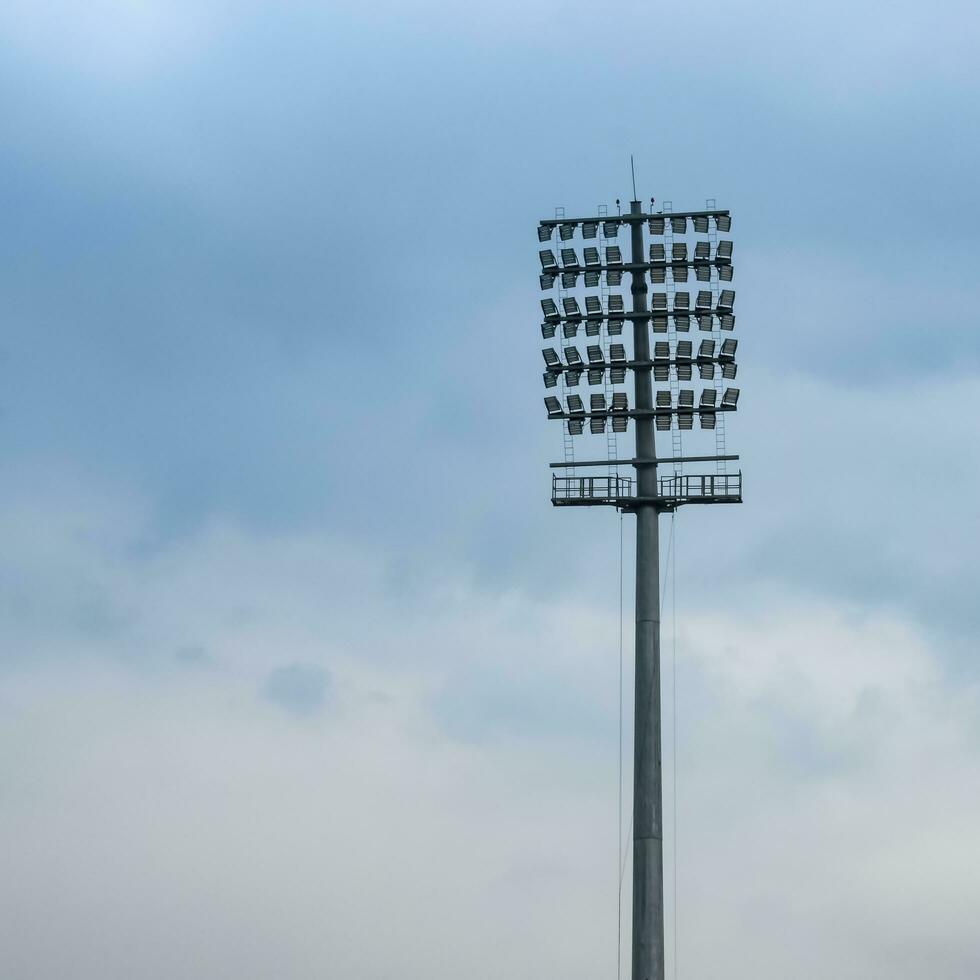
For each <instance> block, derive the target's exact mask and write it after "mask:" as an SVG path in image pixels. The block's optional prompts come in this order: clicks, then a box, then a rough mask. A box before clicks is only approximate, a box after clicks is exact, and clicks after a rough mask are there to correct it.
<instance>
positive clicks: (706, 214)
mask: <svg viewBox="0 0 980 980" xmlns="http://www.w3.org/2000/svg"><path fill="white" fill-rule="evenodd" d="M719 215H724V216H726V217H729V218H730V217H731V211H725V210H722V209H719V208H716V209H715V210H714V211H668V212H663V211H656V212H651V213H644V212H641V213H640V214H632V213H628V214H617V215H607V216H599V215H591V216H589V217H588V218H542V219H541V220H540V221H539V222H538V224H539V225H543V226H544V227H545V228H557V227H558V225H582V224H593V223H595V222H598V223H599V224H600V225H601V224H603V223H605V222H609V223H610V224H611V223H612V222H614V221H615V222H618V223H619V224H621V225H636V224H643V223H644V222H645V221H649V220H650V219H651V218H656V219H657V220H659V219H660V218H664V219H666V220H667V221H670V219H671V218H714V217H717V216H719Z"/></svg>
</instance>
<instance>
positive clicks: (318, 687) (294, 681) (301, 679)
mask: <svg viewBox="0 0 980 980" xmlns="http://www.w3.org/2000/svg"><path fill="white" fill-rule="evenodd" d="M329 690H330V675H329V673H328V672H327V671H326V670H325V669H324V668H323V667H319V666H317V665H316V664H304V663H293V664H287V665H286V666H284V667H277V668H276V669H275V670H273V671H270V673H269V675H268V676H267V677H266V679H265V681H264V682H263V684H262V688H261V694H262V697H263V698H264V699H265V700H266V701H268V702H269V703H270V704H274V705H276V706H277V707H280V708H282V709H284V710H285V711H287V712H289V713H290V714H292V715H295V716H296V717H297V718H307V717H310V716H311V715H315V714H318V713H319V712H320V711H321V710H322V709H323V707H324V705H325V704H326V701H327V694H328V693H329Z"/></svg>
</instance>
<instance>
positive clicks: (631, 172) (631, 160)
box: [630, 153, 636, 201]
mask: <svg viewBox="0 0 980 980" xmlns="http://www.w3.org/2000/svg"><path fill="white" fill-rule="evenodd" d="M630 174H631V175H632V177H633V200H634V201H635V200H636V169H635V168H634V166H633V154H632V153H631V154H630Z"/></svg>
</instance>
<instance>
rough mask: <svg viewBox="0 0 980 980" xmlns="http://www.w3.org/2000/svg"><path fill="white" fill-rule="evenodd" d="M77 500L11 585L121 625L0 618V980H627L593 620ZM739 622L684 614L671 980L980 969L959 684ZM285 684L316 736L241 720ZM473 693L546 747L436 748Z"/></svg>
mask: <svg viewBox="0 0 980 980" xmlns="http://www.w3.org/2000/svg"><path fill="white" fill-rule="evenodd" d="M76 491H77V492H76V493H75V494H73V500H74V503H73V504H72V506H71V507H69V506H66V505H65V504H64V503H62V504H60V505H59V504H58V503H57V501H56V500H55V498H54V497H49V498H48V499H47V501H43V500H35V502H34V504H33V506H34V508H35V509H34V511H33V516H32V518H31V525H30V526H33V527H34V528H36V529H38V530H40V531H43V533H41V534H39V538H38V540H39V541H40V544H38V546H37V548H36V549H35V546H34V544H33V538H32V535H30V534H29V533H25V534H22V535H21V536H20V537H19V538H17V539H15V540H14V545H15V547H14V548H13V549H12V550H11V551H8V552H7V554H6V555H5V558H4V565H5V572H9V570H10V568H11V567H14V566H20V565H25V567H29V568H30V569H31V585H32V588H34V589H38V590H40V589H43V582H44V580H45V575H46V574H50V575H51V576H52V577H53V578H54V580H55V581H57V580H58V577H59V575H61V576H62V578H61V585H59V586H58V588H57V589H56V590H55V591H56V593H58V594H60V595H70V593H71V582H72V581H75V582H78V583H81V582H83V581H86V582H89V583H96V585H97V591H98V592H99V600H100V601H101V602H103V603H104V604H105V605H106V607H107V608H108V609H109V610H110V611H111V610H113V609H114V608H115V606H116V604H120V605H121V606H122V608H124V609H125V610H126V615H125V616H124V617H117V618H114V617H112V616H110V617H109V619H110V621H117V619H120V620H121V621H122V622H123V623H124V626H123V627H121V628H119V629H117V630H105V631H103V632H102V633H101V634H91V633H90V634H83V636H84V638H83V640H82V641H79V640H78V639H77V637H78V636H79V631H78V627H77V625H76V623H75V620H74V619H73V617H72V616H70V615H69V616H64V615H63V611H64V609H65V608H66V607H65V606H64V605H59V604H57V603H55V604H54V605H53V606H51V607H50V613H51V616H50V620H49V621H48V622H47V623H46V624H45V625H44V628H43V629H41V628H40V627H39V626H37V623H36V621H34V622H33V625H32V622H26V623H25V622H24V621H19V622H18V621H17V613H18V610H17V608H16V607H15V608H13V609H7V611H6V612H5V613H4V620H5V624H4V629H5V631H6V632H5V633H4V634H3V635H5V636H7V637H9V636H11V635H17V636H18V637H19V638H20V640H21V642H23V641H24V640H25V638H26V637H27V636H28V635H33V636H34V637H35V641H36V642H35V643H33V645H31V647H30V649H31V658H30V660H26V659H25V658H23V657H20V658H14V659H8V660H7V662H6V665H5V667H4V672H3V674H2V681H0V705H2V711H0V729H2V730H0V745H2V746H3V747H4V748H3V751H2V755H0V785H2V786H3V787H4V790H3V793H2V794H0V833H2V835H3V836H4V839H6V840H8V841H13V842H15V846H14V847H11V848H7V849H5V851H4V852H3V857H2V858H0V880H3V881H4V882H6V883H7V884H6V885H5V887H4V888H3V889H2V890H0V906H2V907H0V923H2V925H0V946H2V948H3V949H4V955H5V960H6V963H7V967H6V969H7V970H8V971H9V972H10V974H11V975H12V976H20V975H29V976H31V977H32V980H47V978H52V980H53V978H56V977H57V978H59V980H60V978H61V977H63V976H65V975H68V974H69V973H70V974H71V975H72V976H73V977H78V978H82V980H84V978H86V977H92V978H96V977H98V978H100V980H105V978H114V977H120V978H122V977H127V978H128V977H132V976H139V977H141V978H150V980H152V978H155V977H161V978H163V977H172V976H175V975H179V976H181V977H187V978H195V977H201V978H205V977H207V978H214V977H224V976H228V977H231V976H235V977H246V978H247V977H255V978H260V977H262V978H265V977H268V976H271V975H275V976H277V977H282V978H284V980H291V978H296V980H300V978H305V977H309V976H311V975H329V976H332V977H352V978H354V977H356V978H358V980H361V978H372V977H378V978H381V977H389V976H391V975H393V974H398V975H402V976H409V977H412V976H422V975H425V976H431V977H436V978H439V977H447V978H448V977H451V976H455V975H458V974H459V973H460V972H463V971H465V972H466V974H467V975H468V976H473V977H476V978H482V977H486V978H490V977H498V976H500V975H508V976H513V977H538V976H542V975H545V974H548V975H550V974H553V973H560V974H561V975H563V976H566V977H569V978H576V977H582V978H585V977H587V976H588V977H591V976H595V975H597V974H599V973H602V972H604V971H609V970H610V969H611V968H612V967H611V964H612V962H613V957H614V952H615V939H614V936H615V883H614V881H615V879H614V871H613V865H614V857H613V854H614V851H615V845H614V843H613V841H614V840H615V834H616V832H615V812H616V802H615V779H616V774H615V769H616V766H615V741H614V740H615V729H616V719H615V690H614V685H615V679H616V663H615V630H616V622H615V619H614V618H613V617H612V616H611V615H610V614H609V613H608V611H606V610H605V609H601V608H594V609H593V608H589V607H588V606H585V607H584V608H580V609H579V610H577V611H576V610H574V609H572V607H570V606H569V607H563V606H561V605H560V604H559V605H553V604H550V603H543V602H539V601H535V600H532V599H530V598H528V597H526V596H521V595H518V594H509V595H500V594H490V593H486V592H483V591H481V590H480V589H478V588H476V587H475V586H473V585H470V584H467V583H466V581H465V576H464V577H462V578H461V577H460V576H459V575H453V576H451V578H452V581H451V582H450V580H449V577H448V576H447V578H446V579H445V580H443V581H432V582H421V583H415V584H414V585H413V586H412V588H411V590H410V591H409V592H406V591H405V589H406V585H405V583H402V582H399V581H398V580H397V577H395V576H392V575H391V574H389V572H388V570H386V569H384V568H383V567H382V566H381V565H379V564H378V563H377V562H375V561H372V560H370V559H367V558H365V557H364V556H358V555H357V553H356V552H351V551H349V550H347V548H346V547H344V546H341V545H339V544H338V542H337V541H336V540H333V539H328V538H318V537H307V538H294V539H288V538H272V537H266V538H262V537H257V536H253V535H249V534H247V533H245V532H243V531H242V530H241V529H235V528H231V527H227V526H226V527H223V528H217V527H216V528H212V529H211V530H208V531H205V532H203V533H202V534H200V535H199V536H197V537H196V538H193V539H188V540H186V541H185V542H184V543H182V544H180V545H177V546H172V547H169V548H166V549H164V550H162V551H158V552H152V551H150V550H147V549H146V548H145V547H138V543H139V542H140V541H141V540H142V539H144V538H145V523H144V520H145V519H144V517H143V516H142V515H143V508H142V507H140V506H139V504H138V503H132V502H130V503H128V504H127V503H126V502H125V497H124V496H123V497H120V496H119V495H116V496H115V498H114V499H113V501H112V502H111V503H110V502H109V501H105V502H103V503H102V504H101V505H100V504H99V496H100V495H99V493H98V492H96V491H95V490H92V489H91V488H90V489H89V491H88V492H87V493H85V492H81V491H79V490H78V488H76ZM10 493H11V491H10V490H8V494H10ZM86 500H87V501H89V502H90V503H89V504H87V505H85V504H80V503H79V501H86ZM59 507H60V509H59ZM45 508H49V513H48V514H47V515H46V514H45ZM4 512H5V513H7V514H14V515H17V516H18V518H20V519H23V517H24V514H25V513H26V504H20V505H14V503H13V502H11V501H9V500H8V506H7V507H5V508H4ZM69 515H70V516H69ZM116 515H121V517H120V518H118V519H117V517H116ZM64 569H67V572H65V571H63V570H64ZM679 584H680V588H681V589H687V586H686V583H685V581H684V578H683V574H682V576H681V580H680V583H679ZM687 591H690V590H689V589H687ZM759 599H760V601H759V602H758V603H756V604H754V605H753V606H752V608H751V609H746V610H744V611H741V612H738V613H735V614H729V615H726V616H719V615H717V614H714V615H710V614H708V613H706V612H705V611H703V610H698V609H697V608H696V607H693V606H692V605H691V604H690V603H689V602H684V603H683V604H682V608H684V609H689V610H690V611H689V612H686V613H685V614H684V618H683V620H682V621H681V623H680V624H679V625H680V636H679V641H680V662H681V676H680V718H679V721H680V731H681V740H680V746H679V748H680V759H681V768H680V772H679V782H680V799H679V803H680V814H681V821H682V823H681V835H680V841H679V848H680V865H679V870H680V920H679V926H680V937H681V943H682V945H681V957H682V963H683V966H682V971H683V972H687V973H689V975H703V976H711V975H719V974H721V973H722V972H724V973H725V975H727V976H731V977H733V978H736V980H737V978H740V977H744V978H746V980H747V978H748V977H753V978H754V980H758V978H761V980H768V978H772V980H775V978H777V977H784V976H787V975H792V976H794V977H800V978H804V980H805V978H810V977H813V978H817V977H824V976H827V975H829V974H834V975H838V976H842V977H854V978H858V977H861V978H865V977H868V976H877V975H883V974H885V973H887V975H889V976H892V977H894V978H895V980H912V978H916V977H918V976H921V975H922V971H923V969H924V966H923V964H925V963H928V962H933V961H934V962H941V963H942V964H943V976H944V977H951V978H959V977H963V978H966V977H968V976H972V975H975V969H976V953H975V943H974V941H973V922H972V918H971V915H970V913H969V910H970V909H971V908H975V907H976V905H977V902H978V901H980V894H978V887H977V884H976V882H977V881H980V867H978V866H977V862H976V855H977V854H978V853H980V846H978V845H980V837H978V831H977V829H976V828H977V825H976V820H975V817H976V813H977V812H978V808H980V788H978V786H977V784H976V780H975V779H973V778H972V776H973V773H975V771H976V766H977V764H978V762H980V731H978V726H977V724H976V720H975V719H976V717H977V712H976V708H977V692H976V691H975V690H957V689H956V688H955V687H954V686H953V685H951V684H950V683H949V682H948V681H947V680H946V679H945V678H944V676H943V674H942V672H941V670H940V668H939V660H938V657H937V651H936V650H935V649H933V647H932V643H931V640H930V637H928V636H927V635H924V634H922V633H921V631H920V630H919V629H918V628H917V627H916V626H915V625H914V624H912V623H911V622H906V621H903V620H901V619H899V618H896V617H894V616H885V615H871V614H868V613H867V612H866V611H864V610H862V609H861V608H860V607H858V606H853V607H841V606H840V605H838V604H834V605H830V604H823V603H817V602H814V601H813V600H810V599H807V598H806V597H805V596H800V595H795V596H794V595H790V594H777V593H773V594H772V595H769V596H762V597H759ZM67 608H70V604H69V605H68V607H67ZM763 608H765V609H766V611H765V612H760V611H759V610H760V609H763ZM12 622H13V623H14V625H15V627H16V628H15V629H14V630H13V632H10V627H11V623H12ZM93 636H94V637H95V638H94V639H93ZM188 649H193V650H195V651H198V655H195V656H193V657H189V656H187V655H186V651H187V650H188ZM182 651H183V652H182ZM7 653H8V655H9V653H10V651H9V648H8V649H7ZM297 662H299V663H304V664H310V665H313V666H314V668H316V667H317V666H319V667H320V668H322V669H324V670H328V671H329V673H330V677H331V686H330V697H329V699H328V701H327V703H326V705H325V706H324V708H323V710H321V711H319V712H317V713H311V714H308V715H306V716H304V717H294V716H291V715H289V714H286V713H283V712H281V711H279V710H277V708H276V706H274V705H270V704H268V703H267V701H265V700H264V699H263V698H262V697H261V689H262V684H263V682H264V679H265V678H266V677H267V676H268V672H269V670H270V669H274V668H275V667H276V666H283V665H288V664H291V663H297ZM487 678H491V679H492V680H493V682H494V685H495V690H494V691H493V692H492V697H493V699H495V700H493V701H492V703H491V708H492V709H493V710H498V711H499V712H500V714H501V715H505V714H506V712H507V710H508V705H507V699H508V698H509V699H510V700H511V701H512V702H513V703H515V704H518V705H521V706H527V705H528V704H530V705H532V706H533V705H535V704H537V705H539V706H540V714H541V719H540V723H539V724H538V725H537V726H534V725H529V724H511V723H509V721H507V720H505V721H504V722H503V723H501V724H499V725H492V726H490V727H489V728H488V727H487V726H485V725H484V726H483V727H481V728H479V730H478V731H477V733H476V734H477V737H464V738H462V739H460V738H458V737H456V731H455V729H449V730H447V729H446V728H444V727H443V726H442V724H441V719H442V715H441V713H440V711H439V710H436V711H433V706H434V705H438V704H439V703H440V702H439V698H440V697H445V696H454V697H459V698H461V699H462V703H461V704H460V710H461V711H462V712H463V713H464V714H465V713H466V712H469V713H471V714H478V713H479V712H481V711H484V712H485V711H486V705H481V703H480V698H481V691H483V687H482V682H483V681H484V680H485V679H487ZM557 690H563V691H564V692H565V695H564V702H563V703H562V704H561V705H560V707H559V710H558V713H557V714H556V713H555V711H554V710H552V709H553V704H551V703H550V702H553V700H554V698H555V692H556V691H557ZM628 701H629V698H627V703H628ZM494 706H496V707H494ZM522 710H524V708H522ZM586 715H590V716H591V717H592V719H593V720H592V722H591V723H590V724H589V725H583V724H581V723H580V722H579V719H580V718H581V717H584V716H586ZM627 721H628V720H627ZM627 727H628V725H627ZM668 758H669V752H668ZM668 785H669V780H668ZM668 810H669V807H668ZM11 883H13V885H11ZM669 893H670V888H669V886H668V894H669Z"/></svg>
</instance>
